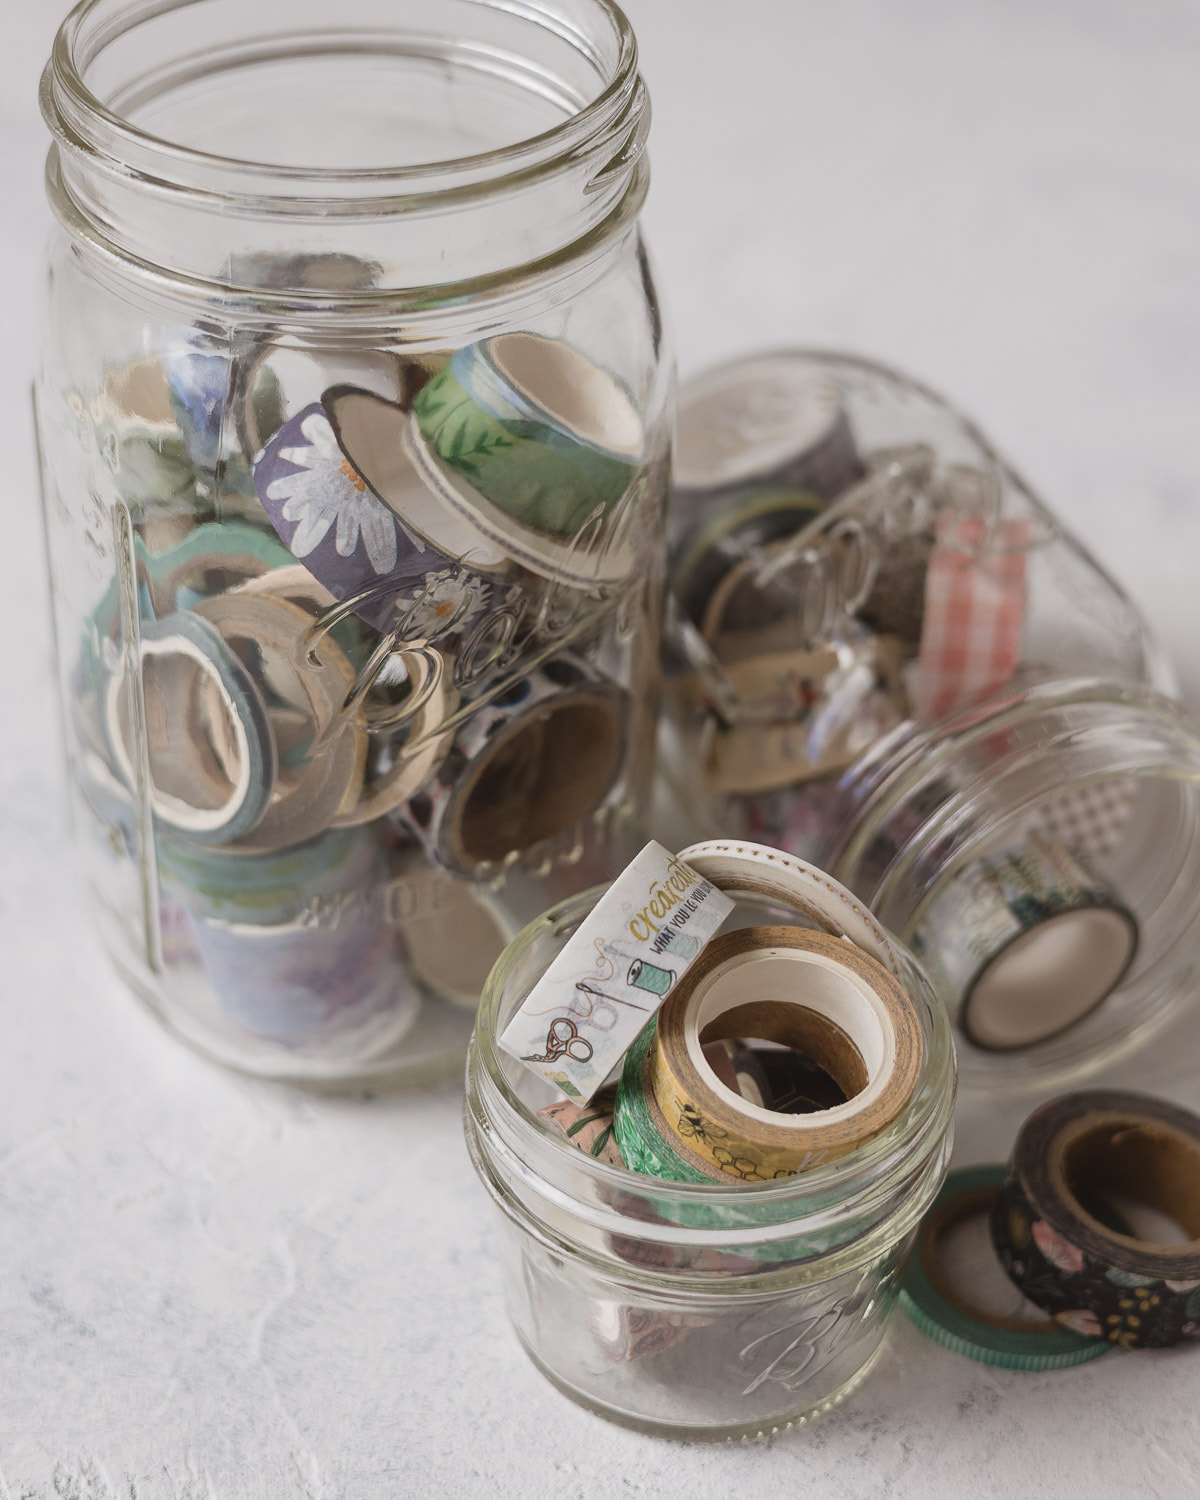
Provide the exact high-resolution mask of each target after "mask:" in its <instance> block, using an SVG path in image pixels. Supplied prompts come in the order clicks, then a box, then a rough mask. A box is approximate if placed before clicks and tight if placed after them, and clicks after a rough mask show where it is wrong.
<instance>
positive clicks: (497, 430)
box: [413, 333, 645, 537]
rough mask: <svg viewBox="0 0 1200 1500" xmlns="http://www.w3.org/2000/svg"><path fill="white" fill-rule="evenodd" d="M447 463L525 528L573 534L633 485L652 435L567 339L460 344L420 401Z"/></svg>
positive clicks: (425, 425)
mask: <svg viewBox="0 0 1200 1500" xmlns="http://www.w3.org/2000/svg"><path fill="white" fill-rule="evenodd" d="M413 412H414V415H415V417H416V420H417V424H418V426H419V428H420V431H421V436H422V437H423V439H424V440H425V443H426V444H427V445H428V447H429V449H430V451H431V452H432V453H434V454H435V455H436V456H437V458H438V459H439V460H440V462H441V463H442V464H444V465H446V466H447V467H448V468H449V469H451V470H452V471H453V472H454V473H455V474H457V475H458V476H459V477H460V478H461V479H465V480H466V481H467V483H468V484H470V485H471V486H472V488H473V489H475V490H477V491H478V492H479V494H480V495H482V496H483V497H484V498H485V499H486V500H487V501H488V502H490V504H491V505H492V506H493V507H495V508H496V509H498V510H500V511H501V512H503V513H504V514H505V515H507V516H510V517H512V518H513V519H514V520H516V521H518V522H519V523H520V524H521V525H522V526H524V527H528V528H530V529H532V530H534V531H539V532H543V533H545V534H546V535H549V536H554V537H574V536H577V535H578V533H579V532H580V531H581V530H582V528H583V527H584V526H585V525H587V524H588V522H589V521H591V520H592V518H593V517H594V516H595V515H596V514H597V512H599V513H600V514H601V515H603V514H605V513H606V512H608V511H609V510H610V509H612V507H614V506H615V505H616V504H617V502H618V501H619V500H620V499H621V497H622V496H623V495H624V494H625V492H626V491H627V490H628V489H629V486H630V485H631V484H632V482H633V479H634V475H635V473H636V471H637V468H638V466H639V464H640V463H641V462H642V458H643V453H644V448H645V433H644V431H643V428H642V422H641V418H640V417H639V416H638V412H637V408H636V406H635V405H634V402H633V400H632V398H631V397H630V395H629V393H628V391H626V390H625V389H624V388H623V387H622V386H621V385H620V384H618V382H617V381H616V380H615V379H614V378H613V377H612V376H611V375H610V374H609V373H608V372H607V371H606V370H603V369H601V368H600V366H598V365H595V364H593V363H592V362H591V360H589V359H587V358H586V357H585V356H584V355H583V354H581V353H580V351H579V350H577V349H574V348H572V347H571V345H570V344H567V343H564V342H563V341H562V340H561V339H549V338H543V337H542V336H541V335H539V334H534V333H506V334H499V335H497V336H496V337H495V338H489V339H483V340H482V341H481V342H479V343H477V344H468V345H467V346H466V347H465V348H463V349H459V350H458V351H457V353H455V355H454V356H453V358H452V359H451V361H450V363H449V365H448V366H447V367H446V368H445V369H444V370H442V371H441V372H440V373H439V374H437V375H435V376H434V377H433V379H432V380H430V381H429V383H428V384H427V385H426V386H425V387H424V389H423V390H422V391H421V392H420V394H419V395H418V396H417V399H416V401H415V402H414V404H413Z"/></svg>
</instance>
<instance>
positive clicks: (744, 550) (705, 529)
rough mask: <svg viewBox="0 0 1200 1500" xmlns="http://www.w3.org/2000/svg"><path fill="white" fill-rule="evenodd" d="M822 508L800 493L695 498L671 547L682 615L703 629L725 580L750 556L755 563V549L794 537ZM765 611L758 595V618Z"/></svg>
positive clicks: (673, 583) (744, 565) (816, 499)
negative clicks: (681, 532)
mask: <svg viewBox="0 0 1200 1500" xmlns="http://www.w3.org/2000/svg"><path fill="white" fill-rule="evenodd" d="M824 507H825V502H824V500H822V499H821V498H820V496H818V495H812V494H807V493H805V492H804V491H803V490H782V491H771V492H769V493H767V494H757V493H754V492H750V493H749V494H745V495H728V494H726V493H724V492H722V493H720V494H718V495H714V496H698V497H697V498H696V499H695V500H694V501H693V503H692V505H691V507H690V511H689V517H688V524H687V528H686V530H685V531H684V533H683V535H682V536H681V537H680V539H679V541H678V542H677V543H676V544H675V546H674V547H673V548H672V559H671V587H672V588H673V589H674V591H675V597H676V598H677V599H678V600H679V603H680V605H681V607H682V609H683V611H684V613H685V614H686V615H687V616H688V618H689V619H691V620H692V621H693V622H694V623H695V624H696V625H701V624H702V622H703V621H704V620H705V619H706V618H707V615H708V614H709V613H710V611H711V601H712V600H713V598H714V596H715V595H716V594H717V591H718V590H719V589H720V588H721V587H722V584H723V583H724V581H725V580H726V579H727V578H728V577H729V576H730V575H731V574H736V575H737V576H738V577H741V576H743V575H744V572H745V570H746V568H747V563H748V555H749V556H750V557H752V558H754V559H755V560H757V557H758V549H759V548H761V547H763V546H765V545H766V544H768V543H770V542H774V541H778V540H779V539H780V538H782V537H790V536H793V535H795V533H796V532H797V531H799V530H801V528H803V527H804V526H807V525H808V523H809V522H810V521H811V520H812V519H813V517H814V516H817V515H819V514H820V513H821V511H822V510H823V509H824ZM768 607H769V606H768V603H767V601H764V600H761V597H760V608H759V610H758V611H757V612H756V617H757V618H760V617H761V613H762V612H763V611H765V610H766V609H767V608H768Z"/></svg>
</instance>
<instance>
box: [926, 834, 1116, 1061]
mask: <svg viewBox="0 0 1200 1500" xmlns="http://www.w3.org/2000/svg"><path fill="white" fill-rule="evenodd" d="M1137 943H1138V926H1137V921H1136V919H1135V918H1134V916H1133V914H1132V913H1131V912H1130V911H1129V910H1128V909H1127V908H1126V907H1125V906H1124V905H1123V904H1122V903H1121V901H1120V900H1119V898H1118V897H1117V896H1116V895H1115V894H1114V893H1113V892H1112V891H1110V890H1108V889H1107V888H1106V886H1105V885H1104V883H1103V882H1102V881H1101V880H1099V879H1097V877H1096V876H1094V875H1093V874H1091V872H1090V871H1088V870H1087V869H1085V868H1084V866H1083V865H1082V864H1081V863H1080V862H1079V861H1078V860H1077V859H1076V858H1075V857H1074V856H1073V855H1072V854H1071V853H1070V852H1069V851H1067V850H1066V849H1064V848H1063V847H1062V846H1061V845H1059V844H1053V843H1051V842H1050V841H1049V840H1048V839H1043V838H1041V837H1039V836H1038V835H1036V834H1035V835H1031V836H1030V837H1028V838H1027V839H1026V841H1025V842H1024V843H1023V844H1022V845H1021V847H1020V848H1019V849H1016V850H1013V851H1011V852H1005V853H1002V854H997V855H994V856H991V857H989V858H987V859H983V860H979V861H978V862H976V863H975V864H972V865H969V866H967V867H966V868H965V869H964V870H962V871H961V872H960V873H959V874H958V875H956V876H954V877H952V878H951V879H950V880H949V881H948V882H947V883H946V884H945V886H944V887H943V889H942V890H941V891H939V892H938V894H937V895H936V896H935V897H934V899H933V900H932V901H931V902H930V905H929V907H928V908H927V909H926V912H925V914H924V916H923V917H922V918H921V921H920V922H919V924H918V926H917V928H916V931H915V932H914V935H913V950H914V951H915V952H916V953H917V954H918V956H919V957H920V958H921V959H922V960H923V962H924V963H925V965H926V967H927V969H928V970H929V973H930V976H931V978H932V979H933V981H934V983H935V985H936V986H937V989H938V992H939V994H940V995H941V996H942V999H943V1001H944V1002H945V1004H946V1005H947V1006H948V1007H949V1008H950V1010H951V1013H952V1014H954V1015H955V1016H956V1017H957V1020H958V1024H959V1026H960V1027H961V1028H962V1030H963V1032H964V1033H965V1034H966V1036H967V1038H968V1040H970V1041H971V1042H973V1043H974V1044H975V1045H976V1046H977V1047H983V1048H986V1049H988V1050H991V1051H1011V1050H1015V1049H1018V1048H1021V1047H1031V1046H1034V1045H1036V1044H1037V1043H1039V1042H1044V1041H1047V1040H1048V1039H1049V1038H1051V1037H1054V1036H1058V1035H1059V1034H1060V1033H1062V1032H1064V1031H1066V1030H1068V1029H1069V1028H1070V1027H1072V1026H1074V1025H1076V1024H1077V1023H1078V1022H1079V1021H1081V1020H1082V1019H1083V1018H1084V1017H1085V1016H1088V1015H1090V1014H1091V1012H1092V1011H1093V1010H1095V1008H1096V1007H1097V1006H1098V1005H1099V1004H1100V1003H1101V1002H1102V1001H1103V1000H1104V999H1105V998H1106V997H1107V996H1108V995H1110V994H1111V993H1112V992H1113V990H1114V989H1116V988H1117V986H1118V985H1119V984H1120V983H1121V981H1122V979H1123V978H1124V977H1125V975H1126V974H1127V973H1128V971H1129V967H1130V965H1131V964H1132V962H1133V959H1134V957H1135V954H1136V950H1137Z"/></svg>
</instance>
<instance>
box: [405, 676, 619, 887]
mask: <svg viewBox="0 0 1200 1500" xmlns="http://www.w3.org/2000/svg"><path fill="white" fill-rule="evenodd" d="M626 720H627V704H626V697H625V693H624V691H623V690H622V689H621V688H619V687H618V686H617V685H616V684H615V683H613V682H611V681H609V680H608V679H607V678H605V677H602V676H601V675H600V674H599V672H597V671H596V670H595V669H594V668H592V667H590V666H588V665H587V664H585V663H584V662H583V661H582V660H576V659H574V658H570V657H557V658H554V659H553V660H551V661H548V662H545V663H543V664H542V666H541V667H539V668H537V670H536V671H534V672H531V673H530V674H529V675H528V676H526V677H522V678H520V679H519V680H518V681H517V682H516V683H514V685H513V686H512V687H511V688H509V690H508V691H507V692H506V693H504V694H503V695H502V696H500V697H498V698H495V699H493V700H492V701H491V702H489V703H486V704H485V705H484V706H483V707H482V708H480V709H478V710H476V712H475V713H474V714H473V715H472V716H471V717H470V718H469V719H468V720H467V721H466V723H465V724H463V726H462V728H461V729H460V730H459V731H458V733H457V735H456V737H455V740H454V745H453V747H452V749H451V750H450V753H449V754H448V755H447V756H446V758H445V760H444V761H443V762H442V764H441V766H440V767H439V768H438V771H437V773H436V775H435V776H434V778H433V782H432V784H431V785H430V786H429V787H427V788H426V790H425V791H424V792H422V793H421V794H420V795H419V796H418V797H416V798H414V799H413V800H412V801H411V802H410V803H409V804H408V807H407V809H406V810H405V814H404V817H405V821H406V822H407V823H408V824H409V825H410V826H411V827H412V828H413V829H414V830H415V831H416V832H417V834H418V836H419V837H420V838H421V839H422V841H423V842H424V843H425V845H426V847H427V848H428V849H429V850H430V852H431V853H432V854H433V856H434V857H435V858H436V859H437V860H438V862H439V863H440V864H442V865H444V866H445V867H446V868H447V869H449V870H456V871H458V872H459V873H462V874H468V875H471V874H477V873H479V871H480V870H481V868H483V867H491V868H499V867H501V866H503V865H504V864H505V863H506V862H507V861H508V860H510V859H511V858H512V857H513V856H515V855H520V854H523V853H527V852H529V851H531V850H533V849H536V848H537V847H538V846H539V845H541V844H544V843H546V842H547V841H548V840H551V839H554V838H556V837H557V836H558V835H560V834H563V833H566V832H567V831H568V830H569V829H572V828H575V827H577V826H578V825H579V824H581V823H583V822H584V821H585V820H586V819H587V818H588V817H590V816H591V814H592V813H594V812H595V811H596V809H597V808H599V807H600V806H601V805H602V804H603V802H604V800H605V798H606V797H607V796H608V794H609V792H610V791H611V790H612V788H613V786H614V785H615V783H616V781H617V778H618V776H619V775H620V772H621V767H622V765H623V764H624V760H625V749H626V746H625V726H626Z"/></svg>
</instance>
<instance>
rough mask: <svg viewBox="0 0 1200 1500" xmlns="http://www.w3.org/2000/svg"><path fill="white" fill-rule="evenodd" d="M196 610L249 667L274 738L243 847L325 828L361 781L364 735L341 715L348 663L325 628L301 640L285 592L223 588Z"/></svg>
mask: <svg viewBox="0 0 1200 1500" xmlns="http://www.w3.org/2000/svg"><path fill="white" fill-rule="evenodd" d="M195 613H196V614H198V615H201V616H203V618H204V619H206V620H207V621H209V622H210V623H211V624H212V625H214V626H216V628H217V630H218V631H220V633H221V636H222V637H223V638H224V640H225V641H226V643H227V644H228V645H229V646H230V648H231V649H232V650H233V651H235V652H237V653H238V654H239V656H241V657H242V659H243V661H244V662H245V663H246V665H247V667H248V669H249V670H251V671H252V673H253V675H254V677H255V679H256V681H257V682H258V683H259V685H260V687H261V688H262V689H263V690H264V696H265V697H266V698H267V700H268V705H269V706H268V714H269V716H270V718H271V722H272V728H273V730H274V734H275V740H276V743H277V744H278V745H279V760H280V768H279V774H278V776H277V777H276V781H275V787H274V792H273V795H272V797H271V800H270V803H269V804H268V806H267V810H266V812H265V813H264V814H263V816H262V817H261V819H260V820H259V821H258V823H257V824H256V825H255V827H254V830H253V833H252V835H251V836H250V837H249V838H246V839H243V840H242V841H241V847H242V848H244V849H247V850H251V849H253V850H258V851H267V850H273V849H281V848H285V847H287V846H288V845H289V844H300V843H303V842H304V841H305V840H307V839H310V838H313V837H314V836H315V835H316V834H318V833H322V832H324V830H325V829H326V828H328V827H329V825H330V824H331V823H332V822H333V820H334V819H335V818H336V817H337V815H338V813H339V812H340V811H343V810H350V809H353V808H354V807H356V806H357V805H358V800H359V796H360V792H361V788H362V779H363V774H364V769H365V765H366V755H367V736H366V735H365V734H364V733H363V731H362V729H361V728H360V727H359V726H358V725H357V724H356V723H354V722H353V721H351V720H349V719H347V718H344V717H343V716H342V708H343V704H344V702H345V699H346V695H347V694H348V693H349V691H350V687H351V684H352V683H353V681H354V668H353V666H352V665H351V664H350V662H349V660H348V659H347V658H346V655H345V653H344V652H343V651H342V649H341V648H340V647H339V646H338V645H337V644H336V642H335V641H334V640H333V639H332V637H331V636H329V635H325V636H322V637H321V638H320V639H319V641H317V642H316V643H315V644H314V645H310V646H306V642H307V641H308V635H309V627H310V625H311V623H312V619H311V616H310V615H309V614H308V612H307V611H306V610H304V609H302V608H300V606H299V605H296V604H292V603H290V602H289V601H288V600H286V599H283V598H279V597H276V596H274V595H271V594H262V595H256V594H244V593H238V592H229V593H224V594H216V595H214V596H213V597H212V598H210V599H202V600H200V601H199V602H198V603H197V604H196V605H195Z"/></svg>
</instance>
